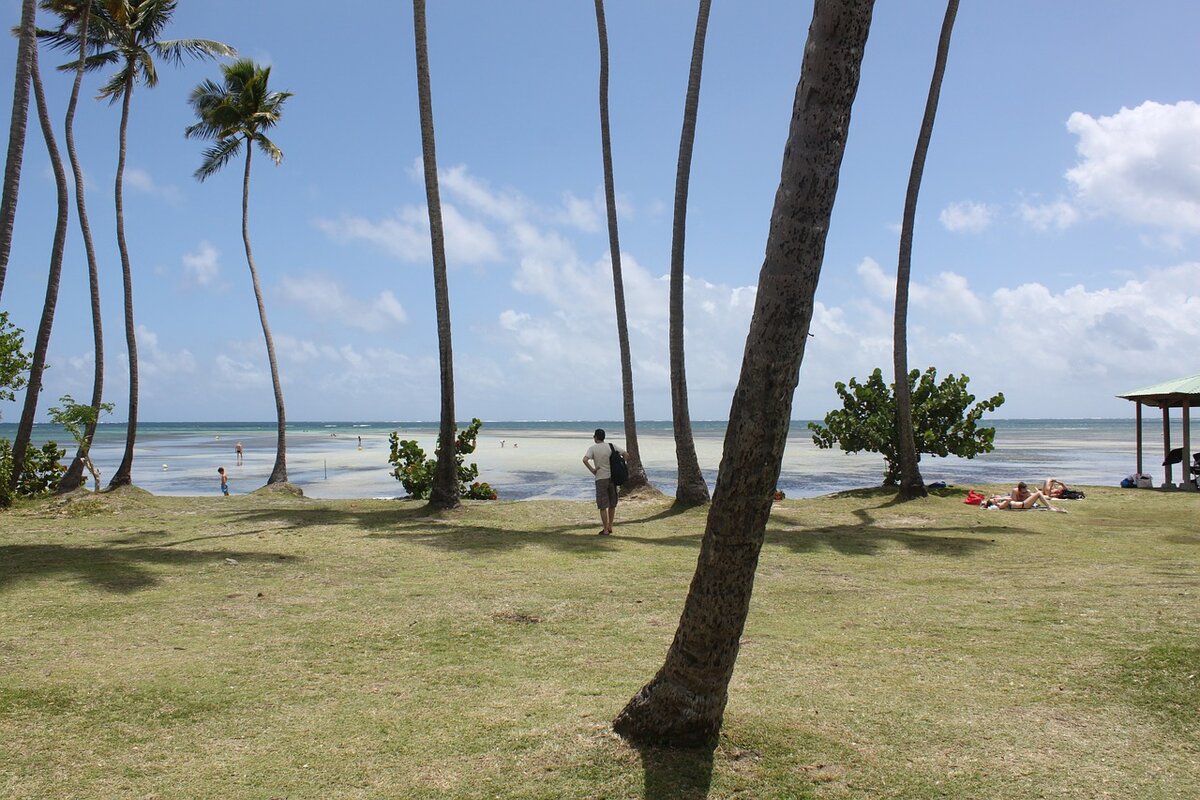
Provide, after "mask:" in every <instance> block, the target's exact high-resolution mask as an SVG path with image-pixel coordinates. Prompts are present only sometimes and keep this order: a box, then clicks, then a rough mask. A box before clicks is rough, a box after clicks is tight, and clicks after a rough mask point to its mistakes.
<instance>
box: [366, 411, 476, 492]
mask: <svg viewBox="0 0 1200 800" xmlns="http://www.w3.org/2000/svg"><path fill="white" fill-rule="evenodd" d="M481 427H483V422H481V421H480V420H479V419H478V418H476V419H473V420H471V424H470V425H468V426H467V427H466V428H465V429H463V430H461V431H459V432H458V436H457V437H456V438H455V440H454V460H455V462H456V463H457V471H458V496H459V497H465V498H468V499H471V500H495V499H496V492H495V490H493V489H492V487H491V486H489V485H488V484H487V483H481V482H479V481H476V480H475V479H476V478H478V477H479V466H478V465H476V464H464V463H463V457H464V456H468V455H470V454H471V453H474V452H475V440H476V438H477V437H478V435H479V429H480V428H481ZM388 443H389V444H390V446H391V448H390V449H391V452H390V453H389V454H388V463H389V464H391V465H392V467H393V469H392V477H393V478H395V479H396V480H398V481H400V484H401V485H402V486H403V487H404V491H406V492H408V495H409V497H415V498H417V499H419V500H424V499H427V498H428V497H429V494H430V492H432V491H433V476H434V473H435V472H436V471H437V458H426V456H425V451H424V450H423V449H422V448H421V446H420V445H418V444H417V443H416V442H415V441H413V440H411V439H401V438H400V434H399V433H397V432H396V431H393V432H392V434H391V435H390V436H388Z"/></svg>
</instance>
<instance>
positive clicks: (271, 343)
mask: <svg viewBox="0 0 1200 800" xmlns="http://www.w3.org/2000/svg"><path fill="white" fill-rule="evenodd" d="M251 150H252V148H251V147H250V144H249V143H247V145H246V173H245V175H244V176H243V177H242V243H243V244H245V245H246V264H247V266H249V267H250V281H251V283H253V284H254V300H255V302H257V303H258V319H259V321H260V322H262V329H263V338H264V339H266V340H267V360H268V361H269V362H270V364H271V386H272V387H273V388H274V389H275V418H276V420H277V423H278V431H277V432H276V439H275V466H274V467H272V468H271V477H270V478H268V479H267V485H268V486H270V485H271V484H273V483H287V479H288V475H287V418H286V415H285V413H284V410H283V387H282V385H281V384H280V383H279V362H278V361H277V360H276V359H275V339H274V338H273V337H272V336H271V326H270V325H268V324H267V307H266V306H265V305H264V304H263V296H262V288H261V287H260V286H259V283H258V270H257V269H255V268H254V255H253V254H252V253H251V252H250V153H251Z"/></svg>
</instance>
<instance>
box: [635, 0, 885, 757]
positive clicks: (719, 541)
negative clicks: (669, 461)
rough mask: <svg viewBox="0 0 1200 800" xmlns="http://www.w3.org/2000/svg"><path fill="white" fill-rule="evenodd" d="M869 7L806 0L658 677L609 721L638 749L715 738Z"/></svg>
mask: <svg viewBox="0 0 1200 800" xmlns="http://www.w3.org/2000/svg"><path fill="white" fill-rule="evenodd" d="M873 4H874V0H816V1H815V2H814V4H813V20H812V26H811V27H810V28H809V32H808V42H807V44H806V46H805V50H804V65H803V69H802V72H801V75H800V83H799V85H798V86H797V88H796V101H795V105H794V107H793V111H792V123H791V130H790V132H789V135H788V141H787V146H786V147H785V149H784V156H783V169H782V175H781V178H780V182H779V190H778V191H777V192H776V194H775V206H774V209H773V211H772V213H771V227H770V232H769V234H768V236H767V246H766V257H765V260H764V262H763V266H762V271H761V272H760V273H759V278H758V293H757V296H756V298H755V302H754V316H753V319H752V321H751V323H750V333H749V335H748V336H747V339H746V349H745V353H744V355H743V357H742V371H741V376H740V378H739V379H738V386H737V390H736V391H735V393H734V397H733V404H732V407H731V408H730V413H729V429H728V432H727V433H726V436H725V448H724V455H723V457H722V459H721V468H720V472H719V474H718V476H717V487H716V491H715V492H714V494H713V502H712V505H711V506H710V507H709V512H708V525H707V527H706V528H705V531H704V538H703V540H702V542H701V546H700V557H699V559H698V561H697V564H696V573H695V575H694V577H693V578H692V585H691V588H690V590H689V591H688V596H687V600H686V601H685V603H684V609H683V615H682V617H681V618H680V620H679V628H678V629H677V630H676V632H675V640H674V641H673V642H672V643H671V647H670V649H669V650H668V652H667V657H666V661H665V663H664V664H663V666H662V668H661V669H660V670H659V671H658V674H657V675H656V676H655V677H654V678H653V680H651V681H650V682H649V683H648V684H646V685H645V686H644V687H642V689H641V690H639V691H638V693H637V694H636V695H634V697H633V698H632V699H631V700H630V701H629V703H628V705H626V706H625V708H624V710H622V711H621V713H620V714H619V715H618V716H617V718H616V719H615V720H614V722H613V728H614V730H616V731H617V733H619V734H621V735H622V736H624V737H626V738H627V739H630V740H632V741H634V742H638V743H660V744H668V745H676V746H688V745H701V744H704V745H709V746H711V745H712V744H713V743H715V741H716V737H717V735H718V733H719V731H720V727H721V720H722V717H723V715H724V710H725V704H726V701H727V699H728V693H729V680H730V678H731V677H732V675H733V668H734V663H735V661H736V659H737V654H738V641H739V639H740V637H741V634H742V630H743V628H744V625H745V622H746V615H747V613H748V611H749V607H750V595H751V591H752V590H753V587H754V572H755V569H756V567H757V564H758V554H759V551H760V550H761V549H762V543H763V533H764V530H765V527H766V522H767V517H768V516H769V515H770V511H771V494H772V490H773V489H774V488H775V481H776V480H777V479H778V477H779V467H780V463H781V461H782V459H783V450H784V446H785V445H786V443H787V433H788V425H789V420H790V418H791V409H792V397H793V394H794V392H795V388H796V383H797V378H798V373H799V369H800V364H801V362H802V361H803V359H804V347H805V343H806V340H807V338H808V328H809V324H810V322H811V321H812V313H813V295H814V293H815V291H816V288H817V279H818V277H819V276H820V271H821V263H822V261H823V259H824V255H825V236H826V233H827V231H828V229H829V219H830V216H831V214H832V212H833V202H834V198H835V195H836V194H837V184H838V172H839V170H840V168H841V161H842V155H843V153H844V151H845V146H846V133H847V130H848V128H849V125H850V109H851V106H852V105H853V102H854V95H855V93H856V92H857V90H858V78H859V72H860V68H861V63H862V56H863V49H864V47H865V46H866V41H867V33H868V31H869V29H870V25H871V11H872V6H873Z"/></svg>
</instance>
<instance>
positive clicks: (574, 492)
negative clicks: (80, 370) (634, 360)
mask: <svg viewBox="0 0 1200 800" xmlns="http://www.w3.org/2000/svg"><path fill="white" fill-rule="evenodd" d="M597 424H599V425H601V426H603V427H605V428H606V430H608V431H609V439H610V440H611V441H613V442H615V443H616V444H617V445H618V446H624V445H625V437H624V435H623V432H622V430H621V425H620V424H619V423H614V422H602V423H596V422H594V421H586V420H582V421H572V422H485V424H484V427H483V429H482V430H481V431H480V434H479V439H478V443H477V445H478V446H477V449H476V451H475V453H474V454H472V456H471V459H470V460H471V461H474V462H475V463H477V464H478V465H479V479H480V480H482V481H487V482H488V483H490V484H491V485H492V486H493V487H494V488H495V489H496V490H497V491H498V492H499V495H500V498H501V499H504V500H530V499H578V500H583V499H587V498H589V497H590V496H591V494H592V481H591V476H590V475H589V473H588V472H587V470H586V469H584V467H583V465H582V464H581V463H580V460H581V459H582V457H583V453H584V450H585V449H586V448H587V446H588V445H589V444H590V443H591V434H592V431H593V430H594V428H595V427H596V425H597ZM992 424H994V425H995V426H996V431H997V432H996V449H995V451H993V452H991V453H987V454H984V455H981V456H979V457H977V458H975V459H971V460H967V459H960V458H955V457H949V458H937V457H933V456H925V457H923V459H922V461H921V470H922V475H923V477H924V478H925V480H926V481H927V482H933V481H939V480H941V481H946V482H948V483H951V484H955V485H968V486H974V485H990V484H1001V485H1003V484H1006V483H1010V482H1011V483H1015V482H1016V481H1017V480H1026V481H1030V480H1032V481H1037V482H1041V481H1042V480H1043V479H1044V478H1045V477H1047V476H1050V475H1053V476H1056V477H1059V478H1061V479H1062V480H1064V481H1066V482H1067V483H1068V484H1080V485H1096V486H1116V485H1117V484H1118V483H1119V482H1120V480H1121V478H1123V477H1124V476H1125V475H1127V474H1129V473H1131V472H1133V471H1134V468H1135V463H1134V462H1135V459H1134V444H1133V443H1134V431H1133V422H1132V420H996V421H995V422H994V423H992ZM9 427H10V426H9V425H0V435H5V430H7V428H9ZM1155 427H1156V426H1151V425H1147V426H1146V443H1147V445H1146V446H1147V450H1146V455H1145V467H1146V470H1147V471H1148V472H1150V473H1151V474H1152V476H1153V477H1154V480H1155V483H1156V484H1157V483H1159V482H1160V481H1161V480H1162V470H1161V467H1160V466H1159V463H1160V461H1161V456H1160V455H1156V452H1157V451H1156V448H1160V447H1161V440H1160V438H1159V434H1158V433H1157V432H1156V431H1155V430H1153V428H1155ZM1193 427H1194V428H1195V426H1193ZM392 431H398V432H399V434H400V436H401V438H405V439H415V440H416V441H417V442H418V443H419V444H420V445H421V447H423V448H424V449H425V451H426V453H430V454H431V453H432V452H433V447H434V442H435V438H436V426H435V425H434V424H432V423H403V422H402V423H388V422H299V423H293V424H290V425H289V428H288V474H289V478H290V480H291V482H292V483H294V484H296V485H298V486H300V487H301V488H302V489H303V490H304V492H305V494H306V495H308V496H310V497H316V498H327V499H345V498H376V497H386V498H390V497H398V496H402V495H403V494H404V490H403V488H402V487H401V485H400V484H399V482H398V481H396V480H395V479H394V478H393V477H392V476H391V467H390V465H389V464H388V461H387V458H388V451H389V447H388V436H389V434H390V433H391V432H392ZM694 433H695V443H696V451H697V455H698V457H699V460H700V465H701V468H702V469H703V470H704V473H705V476H706V477H707V479H708V481H709V485H710V487H712V486H715V482H716V477H717V469H718V466H719V465H720V457H721V448H722V446H723V443H724V435H725V431H724V424H723V423H720V422H699V423H696V424H695V432H694ZM124 434H125V431H124V426H123V425H106V426H102V428H101V430H100V433H99V434H98V436H97V440H96V444H95V446H94V448H93V457H94V460H95V461H96V464H97V465H98V466H99V468H100V470H101V472H102V474H103V477H104V479H105V480H106V479H107V477H108V476H109V475H111V474H112V472H113V470H115V468H116V466H117V464H118V462H119V461H120V457H121V453H122V451H123V447H124V438H125V435H124ZM8 435H9V436H10V437H11V433H9V434H8ZM1172 436H1173V441H1175V442H1178V441H1179V440H1180V438H1181V437H1180V432H1179V430H1176V431H1175V432H1174V433H1173V434H1172ZM360 437H361V446H360ZM46 438H54V439H56V440H57V441H59V442H60V444H61V443H62V442H63V441H64V440H65V437H64V436H63V434H62V431H61V429H56V428H55V427H54V426H52V425H39V426H37V427H36V428H35V434H34V439H35V441H38V442H40V441H44V440H45V439H46ZM1192 440H1193V441H1200V435H1198V432H1197V431H1195V430H1194V431H1193V434H1192ZM237 442H242V444H243V447H244V450H245V461H244V463H243V464H242V465H238V464H237V463H236V458H235V454H234V447H235V444H236V443H237ZM638 443H639V447H640V450H641V455H642V460H643V462H644V464H645V467H646V471H647V474H648V476H649V478H650V481H651V482H652V483H653V484H654V485H655V486H656V487H658V488H659V489H660V490H661V491H663V492H664V493H665V494H668V495H670V494H673V493H674V490H675V442H674V437H673V435H672V432H671V426H670V423H667V422H661V421H649V422H644V423H639V427H638ZM274 458H275V427H274V425H273V424H271V423H262V422H256V423H144V424H143V425H142V426H141V427H140V428H139V431H138V441H137V450H136V458H135V462H134V482H135V483H136V484H137V485H138V486H140V487H142V488H144V489H146V490H148V491H150V492H153V493H154V494H162V495H206V494H209V493H216V492H217V491H218V490H219V489H218V487H219V481H218V478H217V467H221V466H223V467H225V469H226V470H227V471H228V473H229V475H230V484H231V488H232V491H233V493H234V494H245V493H247V492H251V491H254V490H255V489H257V488H259V487H261V486H262V485H263V484H264V483H265V482H266V479H267V477H268V475H269V474H270V471H271V467H272V465H273V463H274ZM1175 474H1176V477H1178V472H1176V473H1175ZM882 477H883V460H882V458H881V457H880V456H878V455H875V454H870V453H864V454H857V455H848V454H845V453H842V452H841V451H840V450H819V449H818V448H816V447H815V446H814V445H813V444H812V440H811V437H810V435H809V432H808V430H807V428H806V426H805V424H804V423H803V422H801V421H797V422H794V423H793V424H792V430H791V434H790V436H789V439H788V446H787V449H786V450H785V452H784V458H783V464H782V467H781V471H780V478H779V487H780V488H781V489H782V490H783V491H784V492H786V493H787V496H788V497H815V496H819V495H824V494H829V493H832V492H837V491H843V490H846V489H854V488H861V487H867V486H876V485H878V484H879V482H880V481H881V479H882Z"/></svg>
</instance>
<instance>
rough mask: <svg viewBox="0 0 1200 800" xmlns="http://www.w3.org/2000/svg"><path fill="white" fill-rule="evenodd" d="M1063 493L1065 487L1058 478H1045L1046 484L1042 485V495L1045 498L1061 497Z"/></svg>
mask: <svg viewBox="0 0 1200 800" xmlns="http://www.w3.org/2000/svg"><path fill="white" fill-rule="evenodd" d="M1065 491H1067V485H1066V484H1065V483H1063V482H1062V481H1060V480H1059V479H1058V478H1046V482H1045V483H1043V484H1042V494H1044V495H1046V497H1062V496H1063V492H1065Z"/></svg>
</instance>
